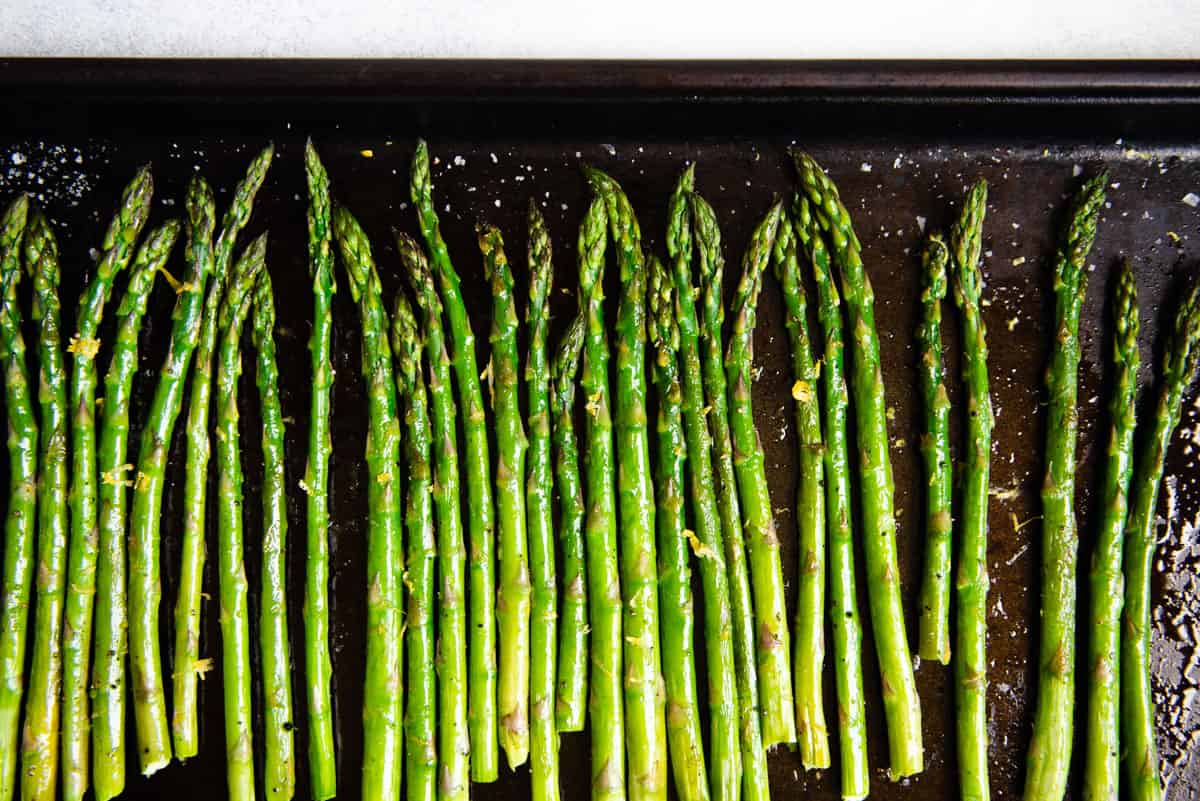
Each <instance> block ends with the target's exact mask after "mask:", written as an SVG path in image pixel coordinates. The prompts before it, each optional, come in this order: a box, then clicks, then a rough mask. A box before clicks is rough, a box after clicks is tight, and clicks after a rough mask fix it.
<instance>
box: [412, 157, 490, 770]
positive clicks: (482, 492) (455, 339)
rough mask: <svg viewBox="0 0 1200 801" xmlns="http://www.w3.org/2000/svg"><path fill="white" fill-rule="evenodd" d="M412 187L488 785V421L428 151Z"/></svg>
mask: <svg viewBox="0 0 1200 801" xmlns="http://www.w3.org/2000/svg"><path fill="white" fill-rule="evenodd" d="M411 190H412V200H413V205H414V206H416V208H417V217H418V219H419V221H420V225H421V235H422V236H423V237H424V238H425V244H426V246H427V247H428V248H429V253H430V258H431V261H432V263H433V274H434V277H435V278H436V279H437V282H438V287H439V288H440V290H441V293H442V299H443V301H444V303H445V309H446V321H447V323H448V326H449V332H450V338H449V339H450V345H449V348H450V356H451V358H452V359H453V364H454V374H455V377H456V379H457V384H458V401H459V404H460V405H461V407H462V416H463V441H464V444H465V457H466V480H467V532H468V539H469V542H470V557H471V578H470V586H469V592H468V593H467V597H468V599H469V600H470V604H471V605H470V609H469V610H468V612H469V615H468V621H467V622H468V624H469V627H470V631H471V641H470V649H469V651H468V658H469V659H470V666H471V673H470V676H471V681H470V684H469V687H468V692H469V694H470V700H469V703H468V716H469V725H470V735H471V779H472V780H474V781H477V782H491V781H495V780H496V778H497V777H498V776H499V770H500V758H499V754H498V751H497V748H496V745H497V732H496V727H497V713H496V697H497V696H496V611H497V610H496V603H495V588H496V576H495V566H494V563H495V556H494V545H495V543H494V541H493V539H494V531H493V525H494V524H493V517H492V513H493V509H492V479H491V460H490V458H489V456H488V431H487V420H486V417H485V413H484V408H483V392H482V390H481V389H480V386H479V370H478V368H477V367H476V361H475V335H474V333H473V332H472V330H471V321H470V319H469V318H468V317H467V309H466V306H465V305H464V304H463V299H462V291H461V289H460V288H459V278H458V273H457V272H455V270H454V265H453V264H452V263H451V262H450V254H449V252H448V251H447V250H446V242H445V240H443V239H442V233H441V228H440V225H439V223H438V215H437V211H436V210H435V209H434V207H433V183H432V179H431V177H430V174H429V148H428V146H427V145H426V144H425V142H424V141H420V142H418V143H417V150H416V153H415V154H414V155H413V163H412V178H411Z"/></svg>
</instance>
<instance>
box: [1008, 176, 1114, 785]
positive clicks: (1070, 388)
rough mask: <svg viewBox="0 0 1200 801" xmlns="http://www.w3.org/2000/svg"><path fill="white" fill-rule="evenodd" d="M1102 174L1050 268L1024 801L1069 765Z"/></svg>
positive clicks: (1083, 198)
mask: <svg viewBox="0 0 1200 801" xmlns="http://www.w3.org/2000/svg"><path fill="white" fill-rule="evenodd" d="M1106 183H1107V180H1106V176H1105V175H1104V174H1103V173H1102V174H1100V175H1097V176H1095V177H1093V178H1091V179H1090V180H1088V181H1086V182H1085V183H1084V184H1083V186H1082V187H1080V189H1079V191H1078V192H1077V193H1076V195H1075V198H1074V199H1073V200H1072V203H1071V212H1070V220H1069V223H1068V225H1067V229H1066V238H1065V239H1064V241H1063V242H1062V244H1061V245H1060V246H1059V250H1058V253H1057V255H1056V257H1055V267H1054V296H1055V317H1054V319H1055V326H1054V328H1055V337H1054V347H1053V350H1052V351H1051V355H1050V366H1049V367H1048V368H1047V370H1046V387H1047V390H1048V395H1049V411H1048V415H1047V418H1046V480H1045V482H1044V483H1043V484H1042V532H1043V540H1042V614H1041V620H1042V631H1041V637H1040V644H1039V648H1040V652H1039V656H1038V669H1039V678H1038V689H1037V706H1036V707H1035V710H1034V718H1033V737H1032V739H1031V740H1030V742H1029V763H1028V768H1027V769H1026V774H1025V800H1026V801H1059V800H1060V799H1061V798H1062V797H1063V795H1064V793H1066V786H1067V771H1068V769H1069V767H1070V764H1071V745H1072V743H1073V735H1072V731H1073V729H1074V702H1075V555H1076V550H1077V549H1078V544H1079V534H1078V532H1077V531H1076V530H1075V504H1074V501H1075V440H1076V438H1077V435H1078V430H1079V410H1078V408H1077V407H1076V405H1075V399H1076V393H1077V391H1078V387H1077V385H1076V379H1077V373H1078V372H1079V310H1080V307H1081V306H1082V305H1083V296H1084V292H1085V287H1086V283H1087V281H1086V278H1085V273H1086V261H1087V254H1088V251H1089V250H1091V247H1092V241H1093V240H1094V239H1095V238H1096V222H1097V219H1098V218H1099V216H1100V210H1101V209H1102V208H1103V207H1104V198H1105V193H1104V186H1105V184H1106Z"/></svg>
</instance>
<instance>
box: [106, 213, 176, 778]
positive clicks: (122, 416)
mask: <svg viewBox="0 0 1200 801" xmlns="http://www.w3.org/2000/svg"><path fill="white" fill-rule="evenodd" d="M179 227H180V224H179V221H178V220H172V221H170V222H168V223H166V224H165V225H163V226H162V227H161V228H158V229H156V230H155V231H153V232H151V233H150V234H149V235H147V237H146V239H145V241H143V243H142V245H141V247H140V248H139V249H138V254H137V257H136V259H135V261H134V264H133V267H132V268H131V271H132V272H131V273H130V275H129V283H128V284H127V285H126V288H125V297H124V298H123V299H122V300H121V305H120V306H119V307H118V308H117V336H116V340H115V342H114V344H113V353H112V361H111V362H110V363H109V367H108V372H107V374H106V375H105V377H104V405H103V407H102V408H103V414H102V415H101V426H100V445H99V450H98V456H99V458H98V461H97V470H98V471H99V476H100V486H99V502H100V514H99V526H100V535H99V540H100V553H101V554H103V555H104V558H103V559H100V560H98V564H97V569H96V639H95V642H94V643H93V651H92V662H93V663H94V669H93V671H92V698H93V704H94V708H93V710H92V718H93V721H94V723H93V728H92V777H93V781H94V782H95V784H96V797H97V799H103V801H107V800H108V799H110V798H113V797H115V796H117V795H120V794H121V792H122V791H123V790H124V789H125V652H126V650H127V648H128V643H127V642H126V640H125V632H126V627H127V615H126V609H125V523H126V520H125V513H126V509H127V503H128V498H127V497H126V487H128V486H129V484H130V483H131V481H130V480H129V477H128V475H127V473H128V471H130V470H132V469H133V466H132V465H129V464H126V463H125V459H126V456H127V453H126V451H127V446H128V441H129V404H130V394H131V390H132V388H133V375H134V373H135V372H136V371H137V367H138V334H139V332H140V329H141V325H142V316H143V315H144V314H145V312H146V303H147V301H148V300H149V298H150V291H151V289H153V287H154V279H155V277H156V276H157V275H158V272H159V270H161V269H162V268H163V265H164V264H165V263H166V261H167V257H168V256H169V255H170V254H171V250H172V248H173V247H174V245H175V240H176V238H177V237H178V236H179Z"/></svg>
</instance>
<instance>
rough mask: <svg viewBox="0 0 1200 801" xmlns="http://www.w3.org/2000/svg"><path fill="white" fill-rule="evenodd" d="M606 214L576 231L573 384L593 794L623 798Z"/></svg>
mask: <svg viewBox="0 0 1200 801" xmlns="http://www.w3.org/2000/svg"><path fill="white" fill-rule="evenodd" d="M607 223H608V216H607V214H606V212H605V203H604V198H603V197H597V198H594V199H593V200H592V204H591V205H590V206H589V207H588V210H587V213H586V214H585V216H584V218H583V223H582V224H581V225H580V228H579V303H580V313H581V314H582V315H584V317H585V318H586V320H587V332H586V334H585V336H584V344H583V362H582V367H581V373H580V379H579V383H580V387H581V389H582V390H583V394H584V397H585V398H586V399H587V406H586V409H587V413H586V415H585V416H584V420H585V427H584V428H585V430H584V442H585V443H586V444H585V446H584V462H583V466H584V474H585V486H586V498H587V516H586V519H585V521H584V538H585V541H586V543H587V566H588V600H589V602H590V607H591V610H590V611H591V615H590V621H591V637H592V641H591V647H592V664H593V667H594V670H593V671H592V678H591V686H590V693H589V698H588V715H589V717H591V719H592V733H591V741H592V777H591V778H592V799H593V801H619V800H620V799H624V798H625V737H624V735H625V731H624V729H625V725H624V724H625V720H624V712H625V708H624V703H623V700H624V699H623V696H622V693H621V690H622V685H623V682H622V673H621V648H622V634H621V624H622V620H621V580H620V576H619V574H618V568H617V521H616V508H615V507H616V498H615V497H614V492H613V483H614V480H615V478H616V476H615V475H614V472H615V471H614V469H613V467H614V466H613V438H612V418H611V416H610V413H609V385H608V360H609V353H608V339H607V335H606V332H605V327H604V288H603V283H604V282H603V280H602V277H603V274H604V249H605V246H606V244H607V236H606V227H607Z"/></svg>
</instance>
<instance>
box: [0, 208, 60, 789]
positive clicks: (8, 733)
mask: <svg viewBox="0 0 1200 801" xmlns="http://www.w3.org/2000/svg"><path fill="white" fill-rule="evenodd" d="M29 217H30V215H29V198H28V197H27V196H26V195H19V196H17V199H16V200H14V201H13V202H12V203H11V204H10V205H9V206H8V208H7V209H5V211H4V216H3V218H0V355H2V357H3V361H4V402H5V408H6V410H7V413H8V460H9V469H8V476H9V478H8V484H9V495H8V511H7V513H6V514H5V518H4V575H3V584H2V585H0V602H2V606H0V801H11V799H12V797H13V794H14V792H15V791H16V786H17V755H18V743H19V737H18V724H19V722H20V715H21V692H22V690H23V689H24V681H23V679H24V676H25V650H26V644H27V641H28V624H29V588H30V585H31V584H32V582H33V554H34V526H35V525H36V523H37V442H38V430H37V420H36V419H35V418H34V414H33V401H32V400H31V398H30V393H29V372H28V369H27V368H26V367H25V340H24V337H23V336H22V335H21V309H20V306H19V304H18V303H17V291H16V290H17V282H18V281H20V280H21V241H22V238H25V236H26V235H25V230H26V223H27V222H28V223H29V230H30V234H29V236H28V239H29V240H30V241H31V242H32V243H33V244H32V246H31V250H32V253H31V256H32V258H29V259H28V262H27V263H28V266H29V267H30V268H31V269H39V267H40V265H39V260H40V259H41V258H50V259H51V260H53V258H54V253H53V248H54V240H53V238H52V235H51V234H50V229H49V227H48V226H47V225H46V221H45V218H43V217H41V216H40V215H38V214H37V213H36V212H35V213H34V215H33V219H32V220H30V219H29ZM47 249H48V250H49V253H48V254H46V255H45V256H44V255H43V252H44V251H46V250H47ZM52 269H53V270H55V274H56V271H57V265H53V267H52ZM35 316H36V314H35ZM36 622H37V623H39V624H40V621H36ZM35 682H36V679H35V678H34V677H31V684H33V683H35Z"/></svg>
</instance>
